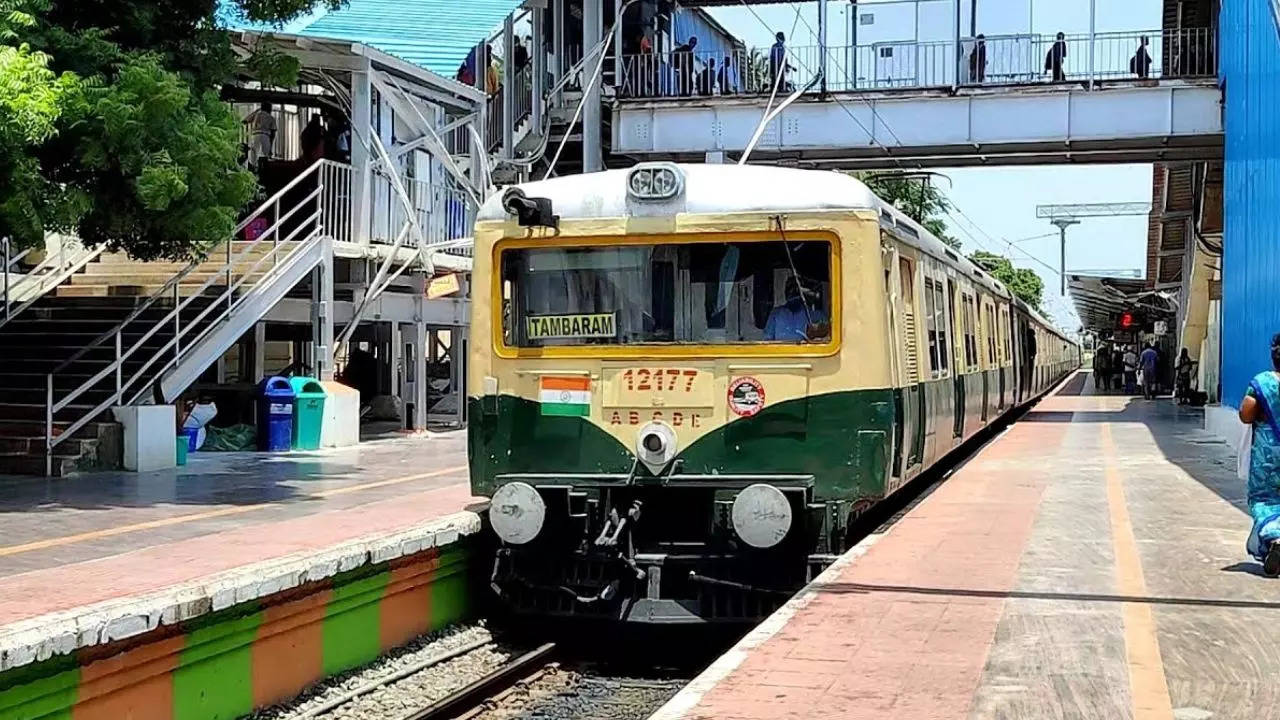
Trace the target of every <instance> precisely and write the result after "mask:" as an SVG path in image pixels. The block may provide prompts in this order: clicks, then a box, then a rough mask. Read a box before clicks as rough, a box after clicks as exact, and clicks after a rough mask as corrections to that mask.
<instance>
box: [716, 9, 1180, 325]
mask: <svg viewBox="0 0 1280 720" xmlns="http://www.w3.org/2000/svg"><path fill="white" fill-rule="evenodd" d="M969 2H970V0H962V3H963V7H964V8H965V9H964V10H963V11H962V12H963V13H964V15H965V18H966V19H965V21H964V23H965V24H966V25H967V23H968V19H967V16H968V12H969V11H968V9H967V8H968V7H969ZM875 4H877V3H875V2H874V1H873V0H861V2H860V3H859V8H860V10H859V12H862V13H866V12H868V11H869V10H870V9H871V8H873V6H874V5H875ZM828 7H829V11H830V13H831V30H829V31H828V42H829V43H830V44H831V45H833V46H835V45H843V44H847V42H848V41H847V36H848V30H847V29H846V28H847V27H848V16H847V15H846V14H845V13H847V12H848V8H849V6H848V4H847V3H844V2H840V1H839V0H831V2H830V4H829V5H828ZM954 7H955V6H954V5H953V4H952V2H951V0H922V1H921V2H920V16H921V23H920V27H921V30H920V35H921V39H922V40H928V39H941V38H945V37H946V36H947V34H949V33H950V32H952V31H951V22H952V21H951V18H952V17H954V9H953V8H954ZM797 8H799V10H800V17H801V20H799V21H797V20H796V15H797V12H796V11H797ZM752 10H754V11H755V14H757V15H759V19H757V18H756V17H755V15H753V14H752V12H751V10H748V9H746V8H741V7H739V8H715V9H712V10H711V13H712V14H713V15H714V16H715V17H716V19H717V20H719V21H720V23H721V24H723V25H724V26H725V28H726V29H728V30H729V31H730V32H732V33H734V34H736V35H738V36H739V37H741V38H742V39H743V41H744V42H746V43H747V45H748V46H762V47H763V46H768V45H769V44H771V43H772V42H773V38H772V36H773V33H774V32H775V31H777V30H782V31H783V32H786V33H787V34H788V41H789V42H788V44H791V45H796V46H800V45H816V44H817V40H816V38H815V37H814V33H813V31H812V30H811V29H810V28H816V27H817V18H818V11H817V4H816V3H795V4H787V5H768V6H755V7H754V8H752ZM1160 13H1161V2H1160V0H1121V1H1119V2H1117V1H1116V0H1098V2H1097V30H1098V32H1109V31H1133V30H1150V29H1153V28H1158V27H1160V22H1161V19H1160ZM876 14H877V16H878V18H877V21H878V22H881V28H880V31H881V32H890V30H887V29H886V28H885V27H884V20H883V19H888V18H892V19H893V20H895V21H897V22H903V19H904V18H906V20H905V22H906V23H907V24H906V25H904V26H902V27H903V28H905V31H906V32H907V33H908V35H907V37H906V38H905V39H910V34H909V33H911V32H913V31H912V27H911V20H910V18H911V17H912V15H914V13H913V12H912V8H911V5H909V4H908V5H901V4H897V5H886V6H885V7H883V8H881V9H879V10H877V11H876ZM977 15H978V31H979V32H983V33H986V34H987V35H999V34H1006V33H1008V34H1011V33H1026V32H1029V31H1030V32H1036V33H1044V34H1052V33H1055V32H1059V31H1061V32H1065V33H1068V34H1070V33H1084V32H1088V31H1089V3H1088V2H1087V0H1057V1H1056V2H1055V1H1054V0H977ZM761 20H763V23H762V22H761ZM806 23H807V26H806ZM766 26H767V27H766ZM793 27H795V32H794V33H793V32H791V29H792V28H793ZM940 172H941V173H942V174H943V175H945V176H946V177H947V178H948V179H949V180H950V188H949V189H948V190H947V194H948V196H949V197H950V198H951V200H952V201H953V202H954V203H955V205H956V206H957V207H958V208H959V212H957V213H954V216H955V218H954V219H949V224H950V225H951V226H952V233H953V234H954V235H956V236H957V237H959V238H960V239H961V241H962V242H963V243H964V247H965V251H966V252H968V251H971V250H980V249H1000V250H1003V251H1004V254H1006V255H1008V256H1009V257H1010V259H1011V260H1013V262H1014V264H1015V265H1018V266H1019V267H1028V268H1031V269H1032V270H1035V271H1036V272H1037V273H1039V275H1040V277H1041V278H1042V279H1043V280H1044V284H1045V309H1046V310H1047V311H1048V312H1049V313H1050V314H1051V315H1052V317H1053V318H1054V319H1055V320H1056V321H1058V322H1059V323H1060V324H1061V325H1063V326H1064V327H1067V328H1068V329H1074V328H1075V327H1077V325H1078V322H1077V321H1076V320H1075V318H1074V312H1073V311H1071V310H1070V307H1069V305H1070V303H1069V302H1067V301H1065V300H1064V299H1063V298H1061V297H1060V296H1059V295H1058V284H1059V278H1058V275H1057V274H1056V272H1051V271H1050V269H1049V268H1048V267H1046V265H1047V266H1050V267H1052V268H1053V269H1054V270H1055V271H1056V269H1057V267H1058V240H1057V237H1056V236H1054V237H1047V238H1039V239H1033V240H1026V241H1024V242H1017V243H1015V246H1016V247H1017V248H1018V250H1017V251H1013V252H1010V251H1008V246H1007V245H1005V244H1004V243H1003V242H1000V241H1001V240H1010V241H1014V240H1019V239H1022V238H1028V237H1033V236H1037V235H1044V234H1046V233H1051V232H1052V233H1056V229H1055V228H1054V227H1052V226H1051V225H1049V224H1048V223H1047V222H1046V221H1044V220H1038V219H1036V216H1035V207H1036V205H1042V204H1051V203H1083V202H1148V201H1150V200H1151V166H1150V165H1097V166H1041V167H1028V168H994V169H991V168H982V169H954V170H942V171H940ZM939 183H940V184H941V185H942V186H943V187H946V185H947V183H946V181H944V180H939ZM966 218H967V219H966ZM970 221H972V222H971V223H970ZM979 228H981V229H979ZM988 236H989V237H988ZM1146 238H1147V220H1146V218H1145V217H1127V218H1105V219H1092V220H1086V221H1084V222H1083V223H1082V224H1081V225H1077V226H1075V227H1073V228H1071V229H1070V230H1069V231H1068V243H1067V270H1068V271H1079V270H1095V269H1139V270H1142V269H1145V265H1146V241H1147V240H1146ZM1032 257H1034V258H1036V259H1031V258H1032ZM1037 260H1038V261H1037Z"/></svg>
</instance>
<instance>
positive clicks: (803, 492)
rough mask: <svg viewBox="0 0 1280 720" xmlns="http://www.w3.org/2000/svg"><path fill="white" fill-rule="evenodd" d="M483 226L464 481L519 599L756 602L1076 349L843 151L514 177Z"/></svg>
mask: <svg viewBox="0 0 1280 720" xmlns="http://www.w3.org/2000/svg"><path fill="white" fill-rule="evenodd" d="M474 230H475V231H474V240H475V245H474V261H473V271H472V288H473V289H472V300H471V313H472V314H471V331H470V333H471V334H470V350H469V353H468V363H469V367H468V397H467V405H468V408H467V411H468V453H469V461H470V481H471V487H472V490H473V492H474V493H475V494H476V495H479V496H485V497H487V498H489V510H488V520H489V524H490V525H491V526H492V529H493V533H494V534H495V535H496V540H497V541H496V542H495V550H494V557H493V558H492V560H493V565H492V573H491V586H492V587H493V589H494V590H495V591H496V592H497V593H498V594H499V595H500V596H501V598H502V601H503V603H504V604H505V605H506V606H507V607H508V608H509V609H510V610H512V611H513V612H516V613H524V614H528V615H534V616H546V617H580V618H597V619H604V620H610V621H616V622H619V623H670V624H678V623H713V622H754V621H758V620H759V619H761V618H763V617H765V616H767V615H768V614H769V613H770V612H772V611H773V610H774V609H776V608H777V607H779V606H780V605H781V604H782V603H783V602H784V601H785V600H786V598H787V597H788V596H790V595H791V594H793V593H794V592H795V591H796V590H797V589H799V588H801V587H803V586H804V584H805V583H806V582H807V581H809V580H810V579H812V578H813V577H814V576H815V574H817V573H818V572H820V571H821V570H822V569H824V568H825V567H827V566H828V565H829V564H831V563H832V562H834V560H835V559H836V558H837V557H839V555H840V554H841V553H842V552H844V551H845V550H846V549H847V548H848V547H849V545H850V542H851V540H852V538H853V533H852V532H851V529H852V528H854V527H856V523H857V521H858V519H859V518H860V517H861V516H862V515H863V514H865V513H866V512H867V511H868V510H870V509H871V508H873V507H875V506H876V505H877V504H878V503H881V502H882V501H884V500H885V499H886V498H889V497H891V496H893V494H894V493H896V492H899V491H900V490H901V489H902V488H903V486H904V485H906V484H907V483H909V482H910V481H911V480H912V479H913V478H915V477H917V476H918V475H920V474H921V473H924V472H926V471H928V470H929V469H930V468H931V467H934V466H936V465H938V464H939V463H941V462H942V461H943V460H944V458H946V457H947V456H948V455H950V454H952V453H953V452H955V451H957V449H958V448H960V447H961V446H963V445H965V444H966V443H967V442H969V441H970V440H972V439H974V438H975V436H976V435H978V434H979V433H981V432H982V431H983V430H984V429H985V428H988V427H989V426H991V425H992V423H996V422H997V421H1000V420H1001V419H1002V418H1004V417H1005V416H1007V415H1009V414H1010V413H1014V412H1015V411H1017V410H1018V409H1019V408H1022V407H1023V406H1025V405H1027V404H1028V403H1032V402H1034V401H1035V400H1036V399H1038V398H1039V397H1041V396H1042V395H1043V394H1045V393H1046V392H1047V391H1049V390H1050V389H1051V388H1052V387H1054V386H1055V384H1057V383H1058V382H1060V381H1061V380H1063V379H1064V378H1065V377H1066V376H1067V375H1069V374H1070V373H1071V372H1072V371H1074V370H1075V369H1077V368H1078V367H1079V365H1080V349H1079V347H1078V346H1077V344H1076V343H1075V342H1073V341H1072V340H1071V339H1069V338H1068V337H1067V336H1066V335H1064V334H1063V333H1062V332H1060V331H1059V330H1058V329H1056V328H1055V327H1054V326H1053V325H1052V324H1051V323H1050V322H1049V321H1048V320H1046V319H1045V318H1044V317H1042V316H1041V315H1040V314H1039V313H1037V312H1036V311H1035V310H1033V309H1032V308H1031V307H1029V306H1028V305H1027V304H1025V303H1023V302H1022V301H1020V300H1019V299H1017V298H1016V297H1014V296H1013V295H1012V294H1011V293H1010V292H1009V290H1008V289H1007V288H1006V287H1004V286H1003V285H1002V284H1001V283H1000V282H999V281H997V280H996V279H995V278H994V277H992V276H991V275H990V274H989V273H988V272H987V271H985V270H983V269H982V268H980V267H978V266H976V265H975V264H973V263H972V262H970V261H969V260H968V259H966V258H965V257H963V256H962V255H961V254H960V253H959V252H957V251H956V250H955V249H953V248H951V247H949V246H947V245H946V244H944V243H943V242H941V241H940V240H938V239H937V238H936V237H935V236H933V235H932V234H931V233H930V232H929V231H928V230H926V229H925V228H924V227H922V226H921V225H920V224H918V223H917V222H915V221H914V220H912V219H911V218H909V217H908V216H907V215H905V214H904V213H902V212H901V211H899V210H898V209H897V208H895V207H894V206H893V205H892V204H890V203H887V202H885V201H883V200H881V199H880V198H879V197H877V196H876V195H875V194H874V193H873V192H872V191H871V190H869V189H868V188H867V187H866V185H864V184H863V183H862V182H860V181H859V180H857V179H856V178H854V177H851V176H849V175H846V174H842V173H838V172H829V171H819V170H803V169H795V168H782V167H764V166H735V165H715V164H706V165H699V164H674V163H665V162H662V163H640V164H637V165H635V166H634V167H632V168H629V169H625V170H621V169H620V170H608V171H604V172H599V173H591V174H585V175H576V176H567V177H561V178H553V179H549V180H544V181H540V182H529V183H525V184H520V185H514V186H511V187H509V188H507V189H506V190H505V191H504V192H502V193H500V194H495V196H493V197H491V198H490V199H489V200H488V201H486V202H485V203H484V205H483V206H482V207H481V209H480V211H479V212H478V214H477V219H476V223H475V228H474ZM487 567H488V566H487V565H486V568H487Z"/></svg>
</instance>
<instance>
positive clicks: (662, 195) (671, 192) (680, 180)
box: [627, 162, 684, 200]
mask: <svg viewBox="0 0 1280 720" xmlns="http://www.w3.org/2000/svg"><path fill="white" fill-rule="evenodd" d="M683 191H684V174H683V173H681V172H680V168H679V167H677V166H676V165H675V164H673V163H667V162H662V163H640V164H639V165H636V166H635V167H634V168H632V169H631V172H630V173H629V174H628V175H627V193H628V194H629V195H631V197H633V198H635V199H636V200H670V199H671V198H673V197H675V196H677V195H679V194H680V193H681V192H683Z"/></svg>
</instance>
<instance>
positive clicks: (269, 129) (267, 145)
mask: <svg viewBox="0 0 1280 720" xmlns="http://www.w3.org/2000/svg"><path fill="white" fill-rule="evenodd" d="M244 124H245V127H246V128H247V129H248V132H249V157H248V161H249V167H251V168H255V169H256V168H257V167H258V164H259V163H261V162H262V161H263V160H266V159H268V158H270V157H271V148H272V147H274V146H275V144H276V118H275V116H274V115H272V114H271V103H269V102H264V103H262V105H261V106H259V107H258V109H257V110H254V111H253V112H251V113H249V116H248V117H246V118H245V119H244Z"/></svg>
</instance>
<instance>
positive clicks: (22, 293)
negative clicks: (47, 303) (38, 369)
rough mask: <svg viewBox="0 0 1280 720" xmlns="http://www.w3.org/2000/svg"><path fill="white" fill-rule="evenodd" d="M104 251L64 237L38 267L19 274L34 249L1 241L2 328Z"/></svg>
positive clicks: (48, 252)
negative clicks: (16, 246)
mask: <svg viewBox="0 0 1280 720" xmlns="http://www.w3.org/2000/svg"><path fill="white" fill-rule="evenodd" d="M103 249H104V248H103V246H101V245H99V246H98V247H95V248H86V247H84V246H82V245H81V244H80V243H79V242H78V241H73V240H69V239H67V238H65V237H64V238H61V239H60V240H59V242H58V247H57V249H55V250H53V251H46V253H45V256H44V257H43V258H42V259H41V260H40V262H38V263H36V265H35V267H32V268H31V269H29V270H25V271H23V272H18V269H19V268H21V267H22V265H21V263H22V261H23V260H25V259H26V258H27V257H29V256H30V255H31V253H32V252H33V250H34V248H26V249H24V250H18V249H17V248H15V247H14V246H13V242H12V241H11V240H10V238H7V237H6V238H0V301H2V302H3V303H4V312H3V314H0V327H2V326H4V325H5V324H6V323H8V322H9V321H10V320H12V319H14V318H15V317H17V316H18V314H19V313H21V312H22V311H23V310H26V309H27V308H28V307H30V306H31V305H32V303H34V302H35V301H36V300H39V299H40V298H41V297H42V296H43V295H44V294H45V293H46V292H48V291H50V290H52V289H53V288H55V287H57V286H59V285H61V284H62V283H63V282H64V281H65V280H66V279H67V278H69V277H71V276H72V275H74V274H76V273H78V272H80V271H81V270H82V269H84V266H85V265H88V264H89V263H91V262H93V261H94V260H96V259H97V258H98V256H99V255H101V254H102V251H103Z"/></svg>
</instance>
